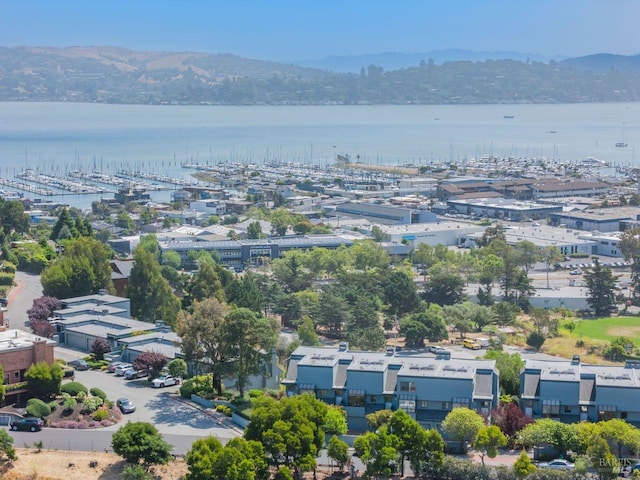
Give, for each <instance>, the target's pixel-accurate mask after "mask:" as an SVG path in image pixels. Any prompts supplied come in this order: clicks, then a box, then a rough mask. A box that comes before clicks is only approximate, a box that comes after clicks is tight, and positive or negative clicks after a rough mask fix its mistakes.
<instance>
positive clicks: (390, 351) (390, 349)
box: [387, 347, 396, 357]
mask: <svg viewBox="0 0 640 480" xmlns="http://www.w3.org/2000/svg"><path fill="white" fill-rule="evenodd" d="M395 353H396V349H395V348H394V347H387V356H388V357H393V355H394V354H395Z"/></svg>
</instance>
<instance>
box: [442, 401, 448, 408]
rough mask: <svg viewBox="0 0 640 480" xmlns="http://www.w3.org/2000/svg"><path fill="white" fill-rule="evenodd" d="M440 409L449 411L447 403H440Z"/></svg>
mask: <svg viewBox="0 0 640 480" xmlns="http://www.w3.org/2000/svg"><path fill="white" fill-rule="evenodd" d="M442 409H443V410H449V402H442Z"/></svg>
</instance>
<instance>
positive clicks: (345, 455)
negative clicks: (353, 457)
mask: <svg viewBox="0 0 640 480" xmlns="http://www.w3.org/2000/svg"><path fill="white" fill-rule="evenodd" d="M327 456H328V457H329V458H330V459H331V460H333V461H334V462H336V464H337V465H338V470H340V471H342V470H343V469H344V466H345V465H346V464H347V462H348V461H349V445H348V444H347V442H345V441H343V440H340V439H339V438H338V437H336V436H335V435H333V436H332V437H331V438H330V439H329V444H328V446H327Z"/></svg>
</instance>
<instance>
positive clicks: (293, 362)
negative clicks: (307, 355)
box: [282, 357, 300, 383]
mask: <svg viewBox="0 0 640 480" xmlns="http://www.w3.org/2000/svg"><path fill="white" fill-rule="evenodd" d="M299 361H300V359H298V358H293V357H292V358H291V359H290V360H289V365H288V367H287V376H286V377H285V379H284V380H283V381H282V383H296V380H297V379H298V362H299Z"/></svg>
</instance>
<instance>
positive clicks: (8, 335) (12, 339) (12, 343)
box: [0, 328, 57, 353]
mask: <svg viewBox="0 0 640 480" xmlns="http://www.w3.org/2000/svg"><path fill="white" fill-rule="evenodd" d="M40 340H45V341H46V342H47V345H57V343H56V342H55V340H52V339H50V338H45V337H40V336H38V335H34V334H32V333H28V332H23V331H22V330H17V329H15V328H11V329H8V330H5V331H0V353H4V352H6V351H8V350H14V349H21V348H25V347H27V348H32V347H33V343H34V342H37V341H40Z"/></svg>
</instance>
